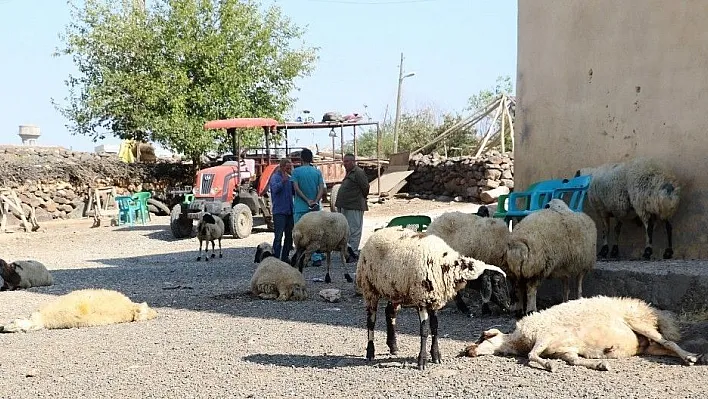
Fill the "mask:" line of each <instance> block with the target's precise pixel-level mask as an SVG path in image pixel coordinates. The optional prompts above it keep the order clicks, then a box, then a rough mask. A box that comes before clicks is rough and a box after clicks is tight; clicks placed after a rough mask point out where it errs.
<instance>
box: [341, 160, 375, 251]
mask: <svg viewBox="0 0 708 399" xmlns="http://www.w3.org/2000/svg"><path fill="white" fill-rule="evenodd" d="M342 164H343V165H344V169H346V171H347V174H346V176H345V177H344V180H342V185H341V186H340V187H339V191H338V192H337V199H336V200H335V203H334V206H335V207H336V208H337V211H338V212H339V213H341V214H343V215H344V217H346V218H347V222H348V223H349V254H348V256H347V263H352V262H356V261H357V260H358V259H359V255H358V254H359V242H360V241H361V229H362V225H363V224H364V212H365V211H368V210H369V206H368V204H367V203H366V198H367V197H368V196H369V179H368V178H367V177H366V173H365V172H364V170H363V169H362V168H360V167H359V166H357V164H356V159H355V158H354V155H353V154H346V155H344V157H343V158H342Z"/></svg>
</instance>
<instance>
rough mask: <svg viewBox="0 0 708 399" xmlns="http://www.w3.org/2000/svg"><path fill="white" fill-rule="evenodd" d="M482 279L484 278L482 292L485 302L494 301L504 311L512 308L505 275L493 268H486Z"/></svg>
mask: <svg viewBox="0 0 708 399" xmlns="http://www.w3.org/2000/svg"><path fill="white" fill-rule="evenodd" d="M480 279H481V280H482V284H481V285H482V288H481V290H480V294H481V295H482V300H483V302H484V303H488V302H493V303H495V304H496V305H497V306H499V308H500V309H501V310H502V311H503V312H508V311H509V310H510V308H511V299H510V298H509V297H510V295H509V286H508V285H507V284H506V278H505V277H504V275H503V274H502V273H498V272H496V271H493V270H485V271H484V273H482V276H481V277H480Z"/></svg>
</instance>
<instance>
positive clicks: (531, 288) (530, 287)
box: [526, 279, 541, 315]
mask: <svg viewBox="0 0 708 399" xmlns="http://www.w3.org/2000/svg"><path fill="white" fill-rule="evenodd" d="M540 283H541V282H540V281H539V280H538V279H533V280H528V282H527V283H526V314H527V315H529V314H531V313H534V312H536V311H537V309H536V291H537V290H538V285H539V284H540Z"/></svg>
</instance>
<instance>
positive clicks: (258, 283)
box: [251, 243, 307, 301]
mask: <svg viewBox="0 0 708 399" xmlns="http://www.w3.org/2000/svg"><path fill="white" fill-rule="evenodd" d="M256 263H260V264H259V265H258V267H257V268H256V271H255V272H254V273H253V277H251V292H252V293H253V294H254V295H257V296H258V297H259V298H261V299H277V300H279V301H287V300H295V301H302V300H305V299H307V288H306V285H305V279H304V278H303V276H302V273H300V272H299V271H298V270H297V269H295V268H294V267H292V266H290V265H289V264H287V263H285V262H283V261H281V260H280V259H278V258H276V257H275V256H273V248H272V247H271V245H270V244H268V243H262V244H260V245H258V248H257V249H256Z"/></svg>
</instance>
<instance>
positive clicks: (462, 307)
mask: <svg viewBox="0 0 708 399" xmlns="http://www.w3.org/2000/svg"><path fill="white" fill-rule="evenodd" d="M455 305H456V306H457V309H459V311H460V312H462V313H464V314H466V315H467V316H468V317H472V311H471V310H470V308H469V306H467V304H466V303H465V300H464V299H463V298H462V291H457V294H455Z"/></svg>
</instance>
